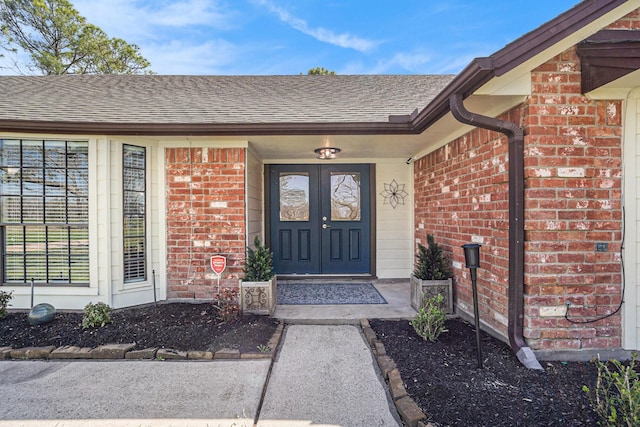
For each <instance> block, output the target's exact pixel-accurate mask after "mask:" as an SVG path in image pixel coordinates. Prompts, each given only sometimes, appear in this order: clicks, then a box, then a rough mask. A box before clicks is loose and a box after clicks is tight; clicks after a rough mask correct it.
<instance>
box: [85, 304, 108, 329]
mask: <svg viewBox="0 0 640 427" xmlns="http://www.w3.org/2000/svg"><path fill="white" fill-rule="evenodd" d="M110 322H111V307H109V306H108V305H107V304H105V303H103V302H99V303H97V304H92V303H89V304H87V305H86V306H85V307H84V314H83V315H82V329H87V328H96V327H103V326H104V325H106V324H107V323H110Z"/></svg>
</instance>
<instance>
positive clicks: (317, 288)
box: [277, 283, 387, 305]
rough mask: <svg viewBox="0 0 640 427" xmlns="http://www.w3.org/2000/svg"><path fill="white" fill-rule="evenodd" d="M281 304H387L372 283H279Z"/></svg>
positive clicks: (279, 300)
mask: <svg viewBox="0 0 640 427" xmlns="http://www.w3.org/2000/svg"><path fill="white" fill-rule="evenodd" d="M277 293H278V304H279V305H329V304H386V303H387V301H386V300H385V299H384V297H383V296H382V295H380V292H378V290H377V289H376V287H375V286H373V284H371V283H278V284H277Z"/></svg>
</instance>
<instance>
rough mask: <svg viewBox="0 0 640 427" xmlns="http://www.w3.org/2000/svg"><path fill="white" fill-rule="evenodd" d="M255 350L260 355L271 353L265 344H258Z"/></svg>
mask: <svg viewBox="0 0 640 427" xmlns="http://www.w3.org/2000/svg"><path fill="white" fill-rule="evenodd" d="M257 349H258V351H259V352H260V353H269V352H270V351H271V347H269V346H268V345H266V344H260V345H259V346H257Z"/></svg>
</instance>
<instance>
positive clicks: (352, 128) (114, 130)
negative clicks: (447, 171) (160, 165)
mask: <svg viewBox="0 0 640 427" xmlns="http://www.w3.org/2000/svg"><path fill="white" fill-rule="evenodd" d="M43 130H46V131H47V132H50V133H52V134H70V135H86V134H100V135H103V134H108V135H136V136H182V135H191V136H212V135H216V136H244V135H247V136H251V135H318V134H320V135H380V134H382V135H397V134H412V133H414V132H413V131H412V129H411V126H410V123H407V122H405V123H211V124H208V123H162V124H157V123H106V122H105V123H90V122H50V121H41V120H0V131H4V132H24V133H42V132H43Z"/></svg>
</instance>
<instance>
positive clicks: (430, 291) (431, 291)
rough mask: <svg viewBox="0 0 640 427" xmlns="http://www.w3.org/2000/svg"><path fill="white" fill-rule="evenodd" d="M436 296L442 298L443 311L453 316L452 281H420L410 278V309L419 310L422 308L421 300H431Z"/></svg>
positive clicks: (413, 277)
mask: <svg viewBox="0 0 640 427" xmlns="http://www.w3.org/2000/svg"><path fill="white" fill-rule="evenodd" d="M437 294H442V296H443V297H444V303H445V311H446V313H447V314H453V281H452V280H451V279H445V280H422V279H418V278H416V277H415V276H411V307H413V308H415V309H416V310H419V309H420V308H421V307H422V306H423V300H424V299H427V298H431V297H433V296H435V295H437Z"/></svg>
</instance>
